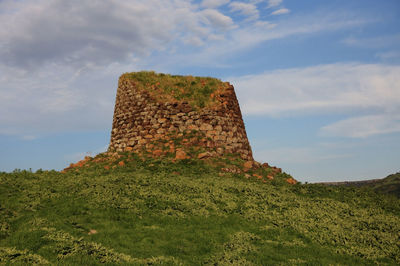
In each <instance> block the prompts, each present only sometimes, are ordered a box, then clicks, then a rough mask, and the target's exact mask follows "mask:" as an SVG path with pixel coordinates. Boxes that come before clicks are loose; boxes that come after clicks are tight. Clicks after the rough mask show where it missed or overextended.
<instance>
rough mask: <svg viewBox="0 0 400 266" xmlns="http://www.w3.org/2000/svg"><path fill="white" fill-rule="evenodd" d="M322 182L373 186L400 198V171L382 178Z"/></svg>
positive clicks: (338, 184) (335, 184)
mask: <svg viewBox="0 0 400 266" xmlns="http://www.w3.org/2000/svg"><path fill="white" fill-rule="evenodd" d="M320 184H323V185H333V186H353V187H365V188H371V189H373V190H375V191H377V192H380V193H387V194H392V195H395V196H397V197H398V198H400V173H396V174H391V175H388V176H387V177H385V178H382V179H372V180H364V181H347V182H325V183H320Z"/></svg>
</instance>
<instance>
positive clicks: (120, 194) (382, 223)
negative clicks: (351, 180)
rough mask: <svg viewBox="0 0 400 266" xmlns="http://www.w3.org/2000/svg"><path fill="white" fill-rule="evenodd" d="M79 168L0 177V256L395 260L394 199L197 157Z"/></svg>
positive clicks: (398, 235)
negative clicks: (230, 169)
mask: <svg viewBox="0 0 400 266" xmlns="http://www.w3.org/2000/svg"><path fill="white" fill-rule="evenodd" d="M79 166H80V167H75V168H72V169H70V170H69V171H67V172H65V173H60V172H56V171H37V172H36V173H32V172H29V171H14V172H13V173H1V174H0V264H13V265H14V264H17V265H18V264H20V265H26V264H43V265H45V264H57V265H97V264H105V265H115V264H124V265H146V264H156V265H157V264H163V265H179V264H182V265H200V264H212V265H279V264H282V265H321V264H322V265H330V264H331V265H338V264H339V265H357V264H358V265H373V264H376V263H378V264H387V265H396V264H397V265H398V264H399V263H400V240H399V239H400V200H399V199H398V198H396V197H394V196H388V195H384V194H380V193H375V192H374V191H372V190H368V189H363V190H360V189H358V188H354V187H330V186H322V185H313V184H312V185H301V184H296V185H290V184H288V183H287V182H286V179H287V178H288V175H286V174H284V173H282V174H277V175H275V178H274V179H273V180H264V179H262V180H261V179H259V178H257V175H254V176H253V174H252V172H251V171H249V172H247V173H246V174H244V173H241V174H235V173H227V172H226V171H225V172H224V171H221V167H220V165H219V164H218V162H214V163H211V164H206V163H205V162H204V161H201V160H182V161H177V162H172V161H169V160H156V159H147V160H142V159H140V158H139V157H138V156H136V155H134V154H123V155H120V156H116V157H114V159H112V160H111V161H110V160H109V159H107V158H106V157H103V156H98V157H97V158H96V159H91V160H87V161H86V162H85V163H82V164H80V165H79ZM237 167H240V164H238V165H237Z"/></svg>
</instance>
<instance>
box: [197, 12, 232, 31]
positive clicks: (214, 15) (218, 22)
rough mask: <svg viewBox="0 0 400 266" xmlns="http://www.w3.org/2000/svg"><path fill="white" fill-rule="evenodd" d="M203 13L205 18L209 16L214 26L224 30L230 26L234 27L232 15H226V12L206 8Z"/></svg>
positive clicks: (209, 20)
mask: <svg viewBox="0 0 400 266" xmlns="http://www.w3.org/2000/svg"><path fill="white" fill-rule="evenodd" d="M202 14H203V15H204V17H205V18H207V21H208V22H209V23H210V24H211V25H212V26H214V27H217V28H220V29H223V30H228V29H229V28H232V26H233V25H234V23H233V20H232V19H231V18H230V17H228V16H225V15H224V14H222V13H220V12H219V11H217V10H215V9H206V10H204V11H202Z"/></svg>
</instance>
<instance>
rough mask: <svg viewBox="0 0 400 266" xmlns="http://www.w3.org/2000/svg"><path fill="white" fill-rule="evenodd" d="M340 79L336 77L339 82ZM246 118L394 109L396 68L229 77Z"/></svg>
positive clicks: (399, 87)
mask: <svg viewBox="0 0 400 266" xmlns="http://www.w3.org/2000/svg"><path fill="white" fill-rule="evenodd" d="M338 77H340V78H338ZM232 80H233V82H234V84H235V87H236V89H237V91H238V95H239V98H240V102H241V103H242V110H243V112H244V113H245V114H249V115H251V114H253V115H260V114H262V115H268V116H285V115H290V116H293V115H299V114H306V113H312V112H318V113H320V112H325V113H344V112H347V111H353V110H357V109H358V110H381V111H382V110H387V111H388V112H389V111H390V112H391V111H394V110H397V109H398V108H399V107H400V66H392V65H380V64H358V63H348V64H329V65H319V66H312V67H305V68H293V69H283V70H275V71H269V72H265V73H262V74H259V75H249V76H243V77H239V78H236V79H235V78H232Z"/></svg>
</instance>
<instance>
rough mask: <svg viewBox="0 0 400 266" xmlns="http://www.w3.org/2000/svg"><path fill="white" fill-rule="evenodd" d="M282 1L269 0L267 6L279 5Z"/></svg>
mask: <svg viewBox="0 0 400 266" xmlns="http://www.w3.org/2000/svg"><path fill="white" fill-rule="evenodd" d="M282 2H283V0H268V5H267V8H271V7H276V6H279V5H280V4H282Z"/></svg>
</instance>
